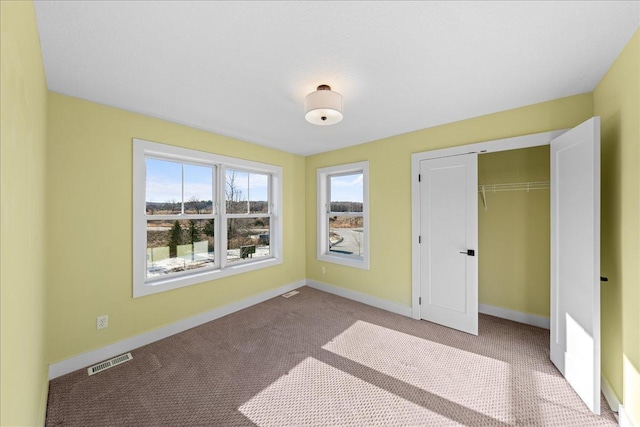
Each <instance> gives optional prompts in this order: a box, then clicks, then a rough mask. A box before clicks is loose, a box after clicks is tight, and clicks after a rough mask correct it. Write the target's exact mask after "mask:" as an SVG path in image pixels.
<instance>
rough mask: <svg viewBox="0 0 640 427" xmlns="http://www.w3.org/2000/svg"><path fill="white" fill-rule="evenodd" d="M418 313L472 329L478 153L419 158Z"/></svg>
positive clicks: (475, 317) (474, 324) (474, 322)
mask: <svg viewBox="0 0 640 427" xmlns="http://www.w3.org/2000/svg"><path fill="white" fill-rule="evenodd" d="M420 176H421V180H420V241H421V243H420V269H421V272H420V282H421V283H420V295H421V298H420V299H421V303H420V317H421V318H422V319H425V320H429V321H431V322H435V323H439V324H441V325H444V326H448V327H450V328H454V329H458V330H461V331H464V332H467V333H470V334H474V335H478V257H477V249H478V155H477V154H475V153H473V154H465V155H461V156H452V157H443V158H437V159H429V160H422V161H421V162H420Z"/></svg>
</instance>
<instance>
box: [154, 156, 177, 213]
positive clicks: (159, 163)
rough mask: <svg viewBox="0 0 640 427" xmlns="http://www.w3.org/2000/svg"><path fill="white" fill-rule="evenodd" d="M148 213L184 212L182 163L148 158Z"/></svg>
mask: <svg viewBox="0 0 640 427" xmlns="http://www.w3.org/2000/svg"><path fill="white" fill-rule="evenodd" d="M146 166H147V168H146V169H147V182H146V193H147V194H146V199H145V200H146V202H147V207H146V212H147V215H163V214H179V213H181V212H182V164H181V163H175V162H167V161H166V160H156V159H146Z"/></svg>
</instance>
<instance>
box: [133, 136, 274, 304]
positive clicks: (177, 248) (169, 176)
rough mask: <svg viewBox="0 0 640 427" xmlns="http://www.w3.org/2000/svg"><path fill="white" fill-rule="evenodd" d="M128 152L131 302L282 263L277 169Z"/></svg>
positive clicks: (143, 147)
mask: <svg viewBox="0 0 640 427" xmlns="http://www.w3.org/2000/svg"><path fill="white" fill-rule="evenodd" d="M133 147H134V186H133V223H134V230H133V234H134V235H133V264H134V268H133V275H134V277H133V295H134V297H138V296H143V295H148V294H152V293H156V292H161V291H165V290H169V289H174V288H178V287H182V286H187V285H192V284H196V283H200V282H205V281H210V280H213V279H217V278H220V277H226V276H229V275H232V274H237V273H241V272H245V271H250V270H255V269H258V268H263V267H268V266H271V265H274V264H277V263H281V262H282V246H281V245H282V244H281V242H282V239H281V236H282V221H281V219H282V216H281V195H280V194H281V176H282V169H281V168H280V167H278V166H273V165H267V164H262V163H258V162H251V161H247V160H242V159H235V158H231V157H226V156H220V155H216V154H212V153H206V152H201V151H195V150H189V149H185V148H179V147H174V146H169V145H164V144H158V143H154V142H149V141H142V140H138V139H134V141H133Z"/></svg>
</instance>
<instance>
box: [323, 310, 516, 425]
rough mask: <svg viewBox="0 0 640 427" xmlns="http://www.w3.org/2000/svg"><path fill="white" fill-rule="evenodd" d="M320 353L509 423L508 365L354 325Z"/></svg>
mask: <svg viewBox="0 0 640 427" xmlns="http://www.w3.org/2000/svg"><path fill="white" fill-rule="evenodd" d="M322 348H323V349H325V350H327V351H330V352H332V353H334V354H337V355H340V356H342V357H345V358H347V359H350V360H352V361H354V362H357V363H360V364H362V365H364V366H367V367H369V368H371V369H374V370H376V371H378V372H381V373H383V374H385V375H389V376H391V377H393V378H396V379H398V380H399V381H402V382H405V383H407V384H411V385H413V386H415V387H418V388H420V389H422V390H425V391H427V392H429V393H433V394H435V395H438V396H440V397H442V398H444V399H446V400H448V401H451V402H454V403H457V404H459V405H461V406H464V407H466V408H469V409H471V410H473V411H476V412H479V413H482V414H485V415H489V416H491V417H493V418H495V419H496V420H500V421H503V422H509V421H511V420H512V419H513V418H512V415H513V414H512V411H511V408H510V405H496V402H497V401H502V402H505V401H506V402H508V401H509V400H510V394H511V392H512V387H511V383H510V382H511V381H512V378H511V375H510V373H511V372H510V365H509V364H508V363H505V362H503V361H501V360H496V359H493V358H490V357H485V356H482V355H479V354H476V353H471V352H468V351H464V350H461V349H458V348H455V347H450V346H447V345H444V344H440V343H437V342H433V341H429V340H425V339H422V338H418V337H415V336H413V335H409V334H405V333H402V332H398V331H395V330H392V329H389V328H385V327H382V326H378V325H374V324H372V323H368V322H364V321H361V320H358V321H357V322H355V323H354V324H353V325H352V326H351V327H350V328H349V329H347V330H345V331H344V332H343V333H341V334H340V335H338V336H336V337H335V338H334V339H333V340H331V341H330V342H328V343H327V344H325V345H324V346H323V347H322Z"/></svg>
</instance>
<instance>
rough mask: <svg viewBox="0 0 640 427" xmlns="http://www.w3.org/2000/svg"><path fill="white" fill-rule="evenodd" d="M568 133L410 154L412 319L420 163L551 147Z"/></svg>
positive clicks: (415, 311)
mask: <svg viewBox="0 0 640 427" xmlns="http://www.w3.org/2000/svg"><path fill="white" fill-rule="evenodd" d="M568 130H569V129H561V130H555V131H551V132H542V133H535V134H531V135H524V136H516V137H513V138H506V139H497V140H493V141H485V142H478V143H475V144H468V145H460V146H457V147H450V148H443V149H439V150H432V151H424V152H421V153H413V154H411V317H413V318H414V319H418V320H419V319H420V304H419V300H418V298H419V297H420V274H421V272H420V259H421V258H420V243H419V242H418V237H419V236H420V186H419V181H418V179H419V178H418V175H419V173H420V161H421V160H427V159H436V158H439V157H449V156H459V155H461V154H468V153H495V152H498V151H506V150H515V149H518V148H529V147H537V146H540V145H549V143H550V142H551V140H552V139H554V138H556V137H558V136H560V135H562V134H563V133H565V132H566V131H568ZM478 256H480V254H478Z"/></svg>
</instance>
